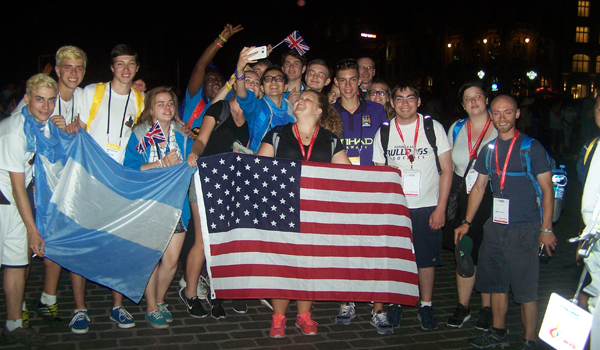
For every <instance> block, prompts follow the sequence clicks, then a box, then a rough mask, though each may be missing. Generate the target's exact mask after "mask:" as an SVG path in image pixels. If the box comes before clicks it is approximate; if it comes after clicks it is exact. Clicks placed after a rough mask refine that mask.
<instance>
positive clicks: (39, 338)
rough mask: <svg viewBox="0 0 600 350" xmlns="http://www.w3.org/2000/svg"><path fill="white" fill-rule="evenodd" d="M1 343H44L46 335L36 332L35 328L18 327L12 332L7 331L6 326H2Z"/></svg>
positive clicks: (37, 344)
mask: <svg viewBox="0 0 600 350" xmlns="http://www.w3.org/2000/svg"><path fill="white" fill-rule="evenodd" d="M0 340H1V342H0V343H1V344H16V343H21V344H23V345H29V346H40V345H46V337H45V336H43V335H41V334H38V332H36V331H35V329H33V328H31V327H29V328H23V327H19V328H17V329H15V330H14V331H12V332H9V331H8V330H7V329H6V327H3V328H2V335H1V336H0Z"/></svg>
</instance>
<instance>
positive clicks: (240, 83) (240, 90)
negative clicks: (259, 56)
mask: <svg viewBox="0 0 600 350" xmlns="http://www.w3.org/2000/svg"><path fill="white" fill-rule="evenodd" d="M253 48H254V46H251V47H244V48H243V49H242V51H241V52H240V58H239V59H238V63H237V66H236V73H235V75H236V80H237V81H236V83H235V84H236V92H237V96H238V97H239V98H246V95H248V93H247V92H246V81H245V79H240V78H241V77H242V76H243V75H244V68H245V67H246V65H247V64H248V63H256V61H252V59H251V58H250V56H254V55H255V54H256V53H253V54H251V55H248V52H250V50H252V49H253Z"/></svg>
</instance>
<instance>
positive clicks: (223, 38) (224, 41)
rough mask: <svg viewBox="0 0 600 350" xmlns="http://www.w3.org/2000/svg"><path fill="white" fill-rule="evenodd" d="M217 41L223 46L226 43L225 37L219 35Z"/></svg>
mask: <svg viewBox="0 0 600 350" xmlns="http://www.w3.org/2000/svg"><path fill="white" fill-rule="evenodd" d="M219 39H221V41H222V42H223V44H225V43H226V42H227V39H225V37H224V36H222V35H221V34H219Z"/></svg>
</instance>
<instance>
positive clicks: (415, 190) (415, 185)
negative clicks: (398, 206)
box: [402, 170, 421, 197]
mask: <svg viewBox="0 0 600 350" xmlns="http://www.w3.org/2000/svg"><path fill="white" fill-rule="evenodd" d="M402 179H403V180H404V185H403V187H402V189H403V190H404V195H405V196H407V197H408V196H412V197H419V196H420V195H421V171H420V170H402Z"/></svg>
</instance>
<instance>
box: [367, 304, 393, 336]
mask: <svg viewBox="0 0 600 350" xmlns="http://www.w3.org/2000/svg"><path fill="white" fill-rule="evenodd" d="M371 326H373V327H375V328H377V333H379V334H381V335H384V334H392V333H394V327H392V325H391V324H390V322H389V321H388V318H387V315H386V314H384V313H383V312H382V311H381V310H379V311H377V313H374V312H373V311H371Z"/></svg>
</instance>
